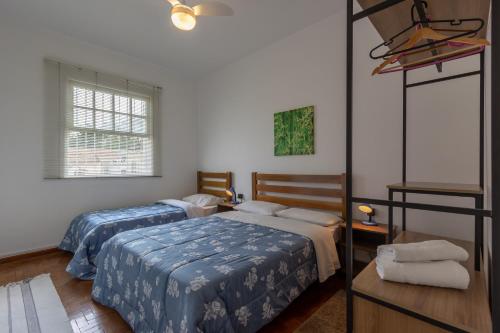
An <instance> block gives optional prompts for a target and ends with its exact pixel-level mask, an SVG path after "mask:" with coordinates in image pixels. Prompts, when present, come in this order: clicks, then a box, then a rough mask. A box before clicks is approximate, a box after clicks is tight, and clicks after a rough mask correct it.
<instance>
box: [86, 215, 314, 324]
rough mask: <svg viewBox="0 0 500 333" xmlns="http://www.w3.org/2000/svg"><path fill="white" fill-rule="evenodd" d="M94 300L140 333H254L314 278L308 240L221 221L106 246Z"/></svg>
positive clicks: (164, 229) (198, 221) (120, 238)
mask: <svg viewBox="0 0 500 333" xmlns="http://www.w3.org/2000/svg"><path fill="white" fill-rule="evenodd" d="M97 265H98V267H99V269H98V271H97V275H96V278H95V280H94V285H93V290H92V296H93V298H94V299H95V300H96V301H98V302H99V303H102V304H104V305H106V306H109V307H112V308H114V309H115V310H116V311H118V312H119V313H120V315H121V316H122V317H123V318H124V319H125V320H126V321H127V322H128V323H129V324H130V326H131V327H132V328H133V330H134V331H135V332H139V333H146V332H148V333H149V332H162V333H163V332H167V333H173V332H183V333H187V332H217V333H218V332H255V331H257V330H258V329H259V328H261V327H262V326H264V325H265V324H267V323H269V322H270V321H271V320H272V319H273V318H274V317H276V316H277V315H278V314H279V313H280V312H281V311H283V310H284V309H285V308H286V307H287V306H288V304H290V302H292V301H293V300H294V299H295V298H296V297H297V296H298V295H299V294H300V293H301V292H302V291H303V290H305V289H306V288H307V287H308V286H309V285H310V284H312V283H313V282H314V281H316V280H317V276H318V273H317V266H316V265H317V264H316V255H315V252H314V245H313V242H312V241H311V240H310V239H309V238H306V237H304V236H301V235H297V234H292V233H288V232H284V231H280V230H276V229H272V228H269V227H265V226H259V225H254V224H248V223H243V222H238V221H233V220H229V219H225V218H221V217H217V216H212V217H205V218H195V219H190V220H185V221H182V222H178V223H173V224H167V225H162V226H158V227H151V228H144V229H137V230H130V231H127V232H123V233H121V234H119V235H117V236H115V237H113V238H111V239H110V240H109V241H108V242H106V243H105V244H104V246H103V248H102V250H101V252H100V253H99V255H98V257H97Z"/></svg>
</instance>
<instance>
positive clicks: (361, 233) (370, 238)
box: [339, 220, 397, 267]
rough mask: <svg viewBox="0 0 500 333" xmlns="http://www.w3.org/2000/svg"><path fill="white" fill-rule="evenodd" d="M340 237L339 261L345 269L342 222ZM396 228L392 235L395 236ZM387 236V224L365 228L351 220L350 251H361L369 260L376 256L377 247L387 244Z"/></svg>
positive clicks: (359, 222)
mask: <svg viewBox="0 0 500 333" xmlns="http://www.w3.org/2000/svg"><path fill="white" fill-rule="evenodd" d="M341 227H342V236H341V239H340V242H339V250H340V253H339V255H340V261H341V263H342V266H343V267H345V248H346V224H345V222H343V223H342V224H341ZM396 231H397V228H396V227H394V228H393V232H394V235H396ZM388 236H389V229H388V227H387V224H379V225H377V226H367V225H364V224H362V223H361V221H359V220H352V249H353V253H355V252H356V251H363V252H365V253H367V254H368V255H369V256H370V258H371V259H373V258H374V257H375V256H376V255H377V247H378V246H379V245H383V244H387V241H388Z"/></svg>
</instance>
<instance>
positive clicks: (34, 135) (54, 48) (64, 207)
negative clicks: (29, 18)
mask: <svg viewBox="0 0 500 333" xmlns="http://www.w3.org/2000/svg"><path fill="white" fill-rule="evenodd" d="M0 16H1V15H0ZM0 45H1V52H0V101H1V103H0V156H2V158H1V163H0V257H1V256H5V255H8V254H13V253H18V252H23V251H27V250H31V249H39V248H45V247H50V246H54V245H56V244H58V243H59V241H60V240H61V238H62V236H63V234H64V232H65V230H66V228H67V226H68V225H69V222H70V221H71V219H72V218H73V217H74V216H75V215H77V214H79V213H81V212H84V211H88V210H94V209H100V208H113V207H121V206H127V205H134V204H142V203H148V202H152V201H154V200H157V199H161V198H169V197H180V196H182V195H185V194H188V193H191V192H192V191H194V190H195V188H196V185H195V180H196V177H195V171H196V128H195V124H196V117H195V116H196V115H195V105H194V102H193V85H192V83H191V82H190V81H187V80H184V79H183V78H182V76H179V75H177V74H176V73H172V72H169V71H167V70H166V69H165V68H162V67H158V66H156V65H152V64H148V63H144V62H142V61H139V60H137V59H134V58H131V57H128V56H126V55H123V54H120V53H116V52H112V51H110V50H107V49H104V48H101V47H97V46H94V45H90V44H86V43H82V42H79V41H77V40H74V39H72V38H69V37H66V36H64V35H61V34H59V33H56V32H51V31H46V30H43V29H39V28H38V27H30V26H29V23H27V22H23V23H22V25H21V24H18V23H15V22H12V21H11V20H10V19H9V18H4V17H2V18H1V19H0ZM46 56H48V57H53V58H57V59H62V60H65V61H67V62H70V63H75V64H81V65H82V66H87V67H90V68H96V69H98V70H101V71H103V72H109V73H113V74H117V75H120V76H124V77H127V78H131V79H135V80H140V81H144V82H150V83H154V84H157V85H159V86H162V87H163V93H162V99H161V104H162V109H163V110H162V122H161V129H162V162H163V163H162V169H163V170H162V171H163V172H162V174H163V177H162V178H140V179H110V180H90V179H83V180H43V155H42V152H43V143H42V137H43V133H42V130H43V129H42V124H43V118H42V116H43V105H44V102H43V98H44V96H43V84H44V81H43V75H42V74H43V71H42V70H43V58H44V57H46Z"/></svg>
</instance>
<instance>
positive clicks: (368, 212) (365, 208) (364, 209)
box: [358, 204, 378, 226]
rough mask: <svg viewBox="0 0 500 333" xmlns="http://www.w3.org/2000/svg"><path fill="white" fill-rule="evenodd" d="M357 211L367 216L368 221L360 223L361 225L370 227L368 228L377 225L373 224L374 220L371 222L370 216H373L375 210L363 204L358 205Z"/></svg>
mask: <svg viewBox="0 0 500 333" xmlns="http://www.w3.org/2000/svg"><path fill="white" fill-rule="evenodd" d="M358 209H359V210H360V211H361V212H363V213H365V214H366V215H368V221H362V222H361V223H363V224H364V225H370V226H375V225H378V223H377V222H375V220H372V216H375V209H374V208H373V207H372V206H370V205H366V204H363V205H359V206H358Z"/></svg>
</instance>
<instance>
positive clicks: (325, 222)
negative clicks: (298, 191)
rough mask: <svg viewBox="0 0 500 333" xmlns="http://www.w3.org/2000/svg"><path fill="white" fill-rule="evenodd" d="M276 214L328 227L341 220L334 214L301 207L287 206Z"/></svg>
mask: <svg viewBox="0 0 500 333" xmlns="http://www.w3.org/2000/svg"><path fill="white" fill-rule="evenodd" d="M276 216H280V217H286V218H289V219H294V220H301V221H306V222H310V223H313V224H318V225H321V226H324V227H330V226H333V225H336V224H338V223H340V222H342V221H343V220H342V219H341V218H340V217H339V216H337V215H335V214H330V213H326V212H319V211H317V210H310V209H301V208H288V209H285V210H282V211H279V212H277V213H276Z"/></svg>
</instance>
